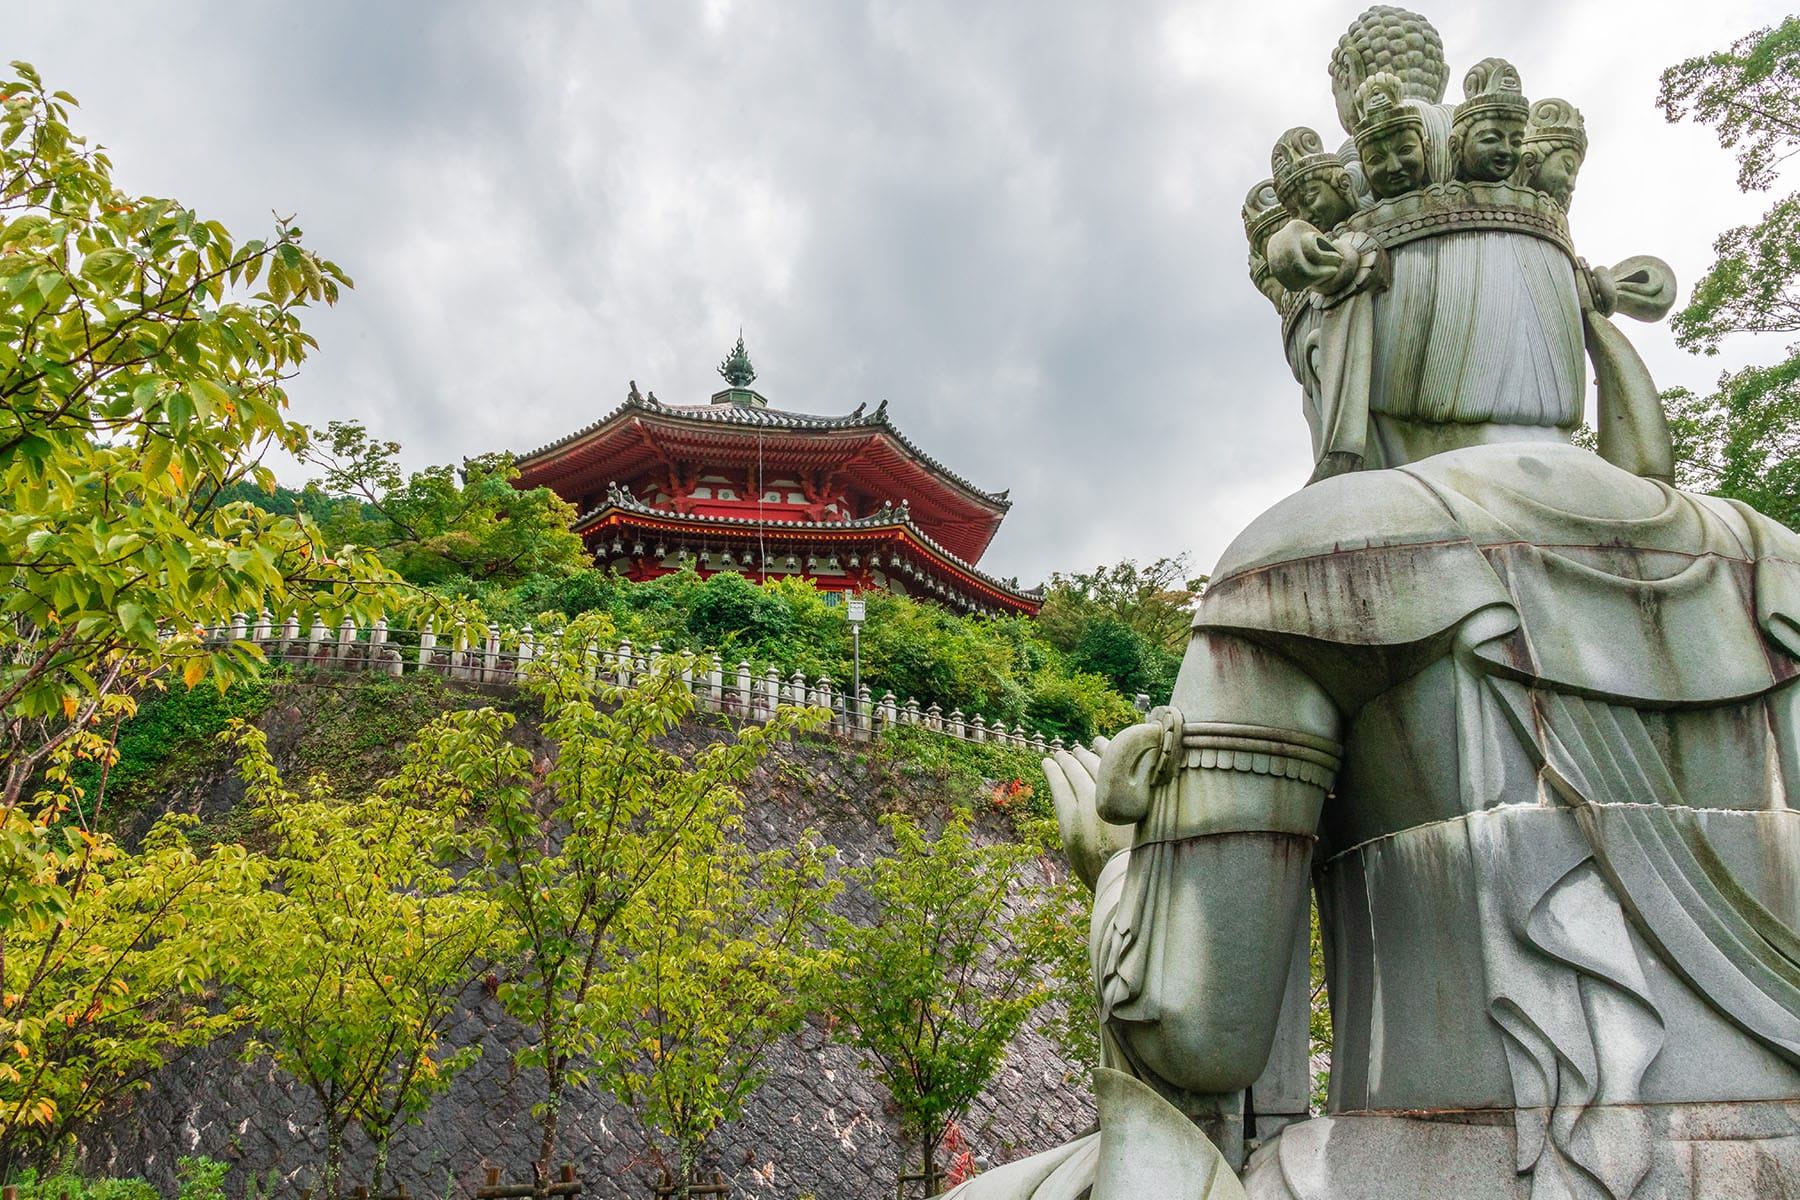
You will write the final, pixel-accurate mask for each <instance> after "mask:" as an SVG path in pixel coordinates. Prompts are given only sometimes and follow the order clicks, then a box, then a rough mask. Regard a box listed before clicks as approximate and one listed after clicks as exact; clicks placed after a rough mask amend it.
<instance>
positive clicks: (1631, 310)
mask: <svg viewBox="0 0 1800 1200" xmlns="http://www.w3.org/2000/svg"><path fill="white" fill-rule="evenodd" d="M1612 278H1613V286H1614V287H1615V288H1617V289H1618V293H1619V301H1618V309H1619V311H1620V312H1622V313H1624V314H1625V315H1626V316H1628V317H1633V318H1636V319H1637V320H1639V321H1660V320H1662V319H1663V318H1664V317H1665V316H1667V315H1668V312H1669V310H1670V309H1671V308H1673V307H1675V296H1676V293H1677V291H1678V289H1677V288H1676V286H1675V269H1674V268H1673V267H1671V266H1669V264H1668V263H1666V262H1664V261H1663V260H1662V259H1660V258H1657V257H1655V256H1654V255H1650V254H1634V255H1632V256H1631V257H1630V258H1628V259H1626V260H1625V261H1624V262H1621V263H1617V264H1615V265H1614V266H1613V269H1612Z"/></svg>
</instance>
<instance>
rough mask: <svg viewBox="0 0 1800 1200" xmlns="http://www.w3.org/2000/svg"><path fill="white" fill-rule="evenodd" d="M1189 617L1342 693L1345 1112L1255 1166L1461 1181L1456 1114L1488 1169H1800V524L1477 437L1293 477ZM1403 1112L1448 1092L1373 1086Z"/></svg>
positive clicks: (1324, 901)
mask: <svg viewBox="0 0 1800 1200" xmlns="http://www.w3.org/2000/svg"><path fill="white" fill-rule="evenodd" d="M1371 530H1379V532H1375V533H1371V532H1370V531H1371ZM1196 624H1197V626H1198V627H1199V628H1201V629H1204V630H1209V631H1215V632H1219V633H1230V634H1233V635H1237V636H1243V637H1247V638H1251V639H1253V640H1256V641H1259V642H1261V643H1264V644H1266V645H1268V646H1270V647H1272V648H1274V649H1276V650H1277V651H1279V652H1280V653H1282V654H1284V655H1286V656H1288V657H1290V658H1291V659H1292V660H1293V661H1294V662H1296V663H1298V664H1299V665H1301V666H1302V668H1303V669H1305V670H1306V671H1307V672H1308V673H1309V674H1311V675H1313V676H1314V678H1315V679H1317V680H1318V681H1319V682H1320V683H1321V685H1323V686H1325V687H1326V688H1327V690H1329V691H1330V692H1331V693H1332V694H1333V696H1334V698H1336V699H1337V701H1338V703H1339V705H1340V707H1341V708H1342V709H1343V710H1344V712H1345V713H1346V716H1347V718H1348V726H1347V734H1348V736H1347V738H1346V742H1345V766H1344V769H1343V772H1342V773H1341V775H1340V777H1339V780H1338V784H1337V787H1336V790H1335V794H1334V795H1333V796H1332V798H1331V799H1330V800H1328V802H1327V806H1326V812H1325V816H1324V818H1323V823H1322V824H1323V827H1322V829H1321V843H1320V846H1319V850H1318V854H1317V856H1316V858H1315V862H1316V863H1317V864H1318V867H1317V879H1318V891H1319V899H1320V905H1321V913H1322V918H1323V922H1324V930H1325V937H1326V942H1327V952H1328V959H1327V971H1328V977H1329V981H1330V991H1331V998H1332V1013H1333V1026H1334V1033H1335V1037H1336V1045H1335V1047H1334V1051H1333V1059H1332V1079H1331V1105H1330V1107H1331V1110H1332V1113H1333V1114H1334V1119H1327V1120H1324V1121H1314V1122H1306V1123H1303V1124H1302V1125H1299V1126H1294V1127H1292V1128H1290V1129H1289V1130H1287V1131H1285V1132H1284V1133H1283V1134H1282V1135H1281V1136H1280V1137H1279V1138H1278V1139H1277V1140H1276V1142H1275V1143H1274V1145H1272V1146H1271V1147H1270V1148H1269V1149H1268V1150H1266V1151H1265V1152H1264V1153H1263V1155H1261V1156H1260V1157H1259V1159H1258V1160H1257V1161H1256V1162H1255V1163H1254V1164H1253V1167H1252V1170H1251V1171H1250V1173H1249V1175H1248V1183H1249V1185H1250V1191H1251V1194H1252V1196H1284V1195H1293V1196H1301V1197H1321V1198H1323V1197H1363V1196H1368V1197H1376V1196H1381V1197H1387V1198H1389V1200H1400V1198H1401V1197H1407V1196H1414V1195H1417V1196H1421V1197H1423V1196H1427V1195H1433V1196H1435V1195H1439V1194H1446V1193H1443V1192H1442V1191H1441V1190H1440V1189H1441V1188H1442V1187H1443V1186H1444V1183H1443V1180H1442V1179H1441V1178H1439V1177H1438V1176H1437V1175H1436V1174H1434V1173H1433V1161H1434V1160H1435V1159H1436V1158H1438V1157H1440V1156H1442V1155H1444V1154H1446V1153H1447V1152H1448V1151H1447V1147H1448V1146H1449V1144H1450V1143H1452V1142H1456V1143H1459V1144H1462V1143H1466V1145H1463V1146H1462V1149H1460V1150H1458V1151H1457V1152H1456V1155H1453V1156H1452V1157H1456V1158H1457V1159H1458V1161H1460V1162H1462V1163H1463V1164H1464V1168H1463V1169H1466V1170H1468V1171H1471V1172H1473V1174H1470V1175H1468V1176H1467V1177H1464V1178H1462V1179H1461V1180H1460V1181H1459V1182H1458V1183H1457V1184H1456V1188H1457V1190H1456V1191H1455V1194H1457V1195H1459V1196H1468V1197H1477V1196H1490V1195H1491V1196H1509V1197H1511V1196H1519V1197H1531V1198H1532V1200H1550V1198H1559V1197H1595V1198H1599V1197H1609V1198H1612V1200H1624V1198H1625V1197H1628V1196H1633V1195H1638V1196H1657V1197H1680V1196H1715V1195H1736V1194H1739V1193H1736V1192H1720V1191H1718V1190H1717V1188H1718V1187H1720V1186H1723V1185H1722V1184H1720V1183H1719V1182H1718V1180H1720V1179H1728V1178H1732V1177H1747V1176H1745V1172H1749V1173H1750V1174H1751V1175H1752V1176H1755V1177H1756V1178H1761V1179H1766V1180H1767V1181H1768V1182H1767V1183H1766V1184H1761V1185H1758V1186H1759V1189H1760V1190H1759V1191H1758V1192H1757V1194H1761V1195H1777V1196H1779V1195H1790V1194H1792V1195H1800V1105H1795V1104H1794V1103H1792V1102H1791V1101H1790V1102H1787V1103H1782V1102H1780V1101H1785V1100H1787V1098H1790V1097H1795V1096H1800V1070H1797V1069H1796V1067H1795V1063H1796V1061H1797V1060H1800V936H1797V935H1796V934H1795V932H1794V930H1795V928H1796V926H1800V816H1796V814H1795V812H1794V811H1793V809H1792V808H1791V807H1790V797H1794V796H1797V795H1800V700H1797V698H1800V691H1796V688H1795V685H1794V683H1793V681H1794V678H1795V676H1796V674H1797V673H1800V661H1797V658H1796V656H1797V655H1800V538H1796V537H1795V535H1793V534H1791V533H1789V532H1788V531H1787V530H1785V529H1782V528H1781V527H1779V526H1777V525H1775V524H1774V523H1773V522H1770V521H1769V520H1767V519H1766V518H1763V517H1760V516H1758V515H1757V514H1755V513H1754V512H1751V511H1750V510H1748V509H1746V508H1743V507H1741V506H1738V505H1734V504H1731V503H1728V502H1725V501H1719V500H1713V499H1709V498H1702V497H1693V496H1689V495H1685V494H1683V493H1680V492H1677V491H1674V490H1673V489H1670V488H1668V487H1666V486H1664V485H1661V484H1657V483H1653V482H1650V481H1648V480H1642V479H1638V478H1636V477H1634V476H1631V475H1628V474H1625V473H1624V472H1622V471H1619V470H1618V469H1616V468H1614V467H1611V466H1609V465H1608V464H1606V463H1604V462H1601V461H1600V460H1599V459H1597V458H1595V457H1594V456H1592V455H1590V454H1588V453H1587V452H1585V451H1582V450H1579V449H1576V448H1574V447H1568V446H1562V445H1554V444H1546V445H1494V446H1477V447H1471V448H1469V449H1465V450H1460V451H1455V452H1452V453H1448V454H1443V455H1438V456H1435V457H1433V458H1430V459H1427V460H1425V461H1423V462H1420V463H1417V464H1414V465H1412V466H1409V467H1405V468H1401V469H1396V470H1392V471H1383V472H1370V473H1359V474H1355V475H1349V476H1344V477H1340V478H1337V479H1332V480H1327V481H1324V482H1322V483H1320V484H1317V485H1315V486H1313V487H1310V488H1308V489H1306V490H1305V491H1303V492H1302V493H1300V494H1299V495H1297V496H1294V497H1291V498H1290V499H1289V500H1287V501H1284V502H1283V503H1282V504H1280V505H1278V506H1277V507H1276V508H1275V509H1273V510H1271V511H1270V512H1269V513H1267V514H1265V515H1264V516H1263V517H1262V518H1260V519H1259V520H1258V521H1257V522H1256V523H1255V524H1254V525H1252V526H1251V527H1250V529H1248V530H1247V531H1245V533H1244V534H1243V535H1242V536H1241V537H1240V538H1239V539H1238V541H1237V542H1236V543H1234V545H1233V548H1232V549H1231V550H1230V551H1228V552H1227V554H1226V557H1225V560H1224V561H1223V562H1221V564H1220V567H1219V570H1218V571H1217V572H1216V573H1215V576H1214V583H1213V585H1212V588H1211V589H1210V591H1209V593H1208V597H1207V599H1206V601H1205V603H1204V604H1203V605H1202V607H1201V610H1200V613H1199V617H1198V619H1197V622H1196ZM1134 865H1135V864H1134ZM1149 906H1150V908H1151V909H1154V908H1155V907H1156V902H1155V900H1154V898H1152V899H1151V900H1150V901H1149ZM1140 920H1141V921H1142V922H1143V923H1144V924H1145V925H1147V926H1148V927H1151V928H1154V926H1155V922H1154V919H1153V916H1152V917H1150V918H1149V919H1148V920H1145V919H1144V918H1140ZM1162 936H1163V937H1164V938H1165V939H1166V940H1167V945H1166V947H1165V949H1166V950H1168V951H1175V952H1178V949H1179V939H1180V931H1179V930H1165V931H1162ZM1151 961H1152V962H1154V954H1152V956H1151ZM1154 974H1155V972H1154V970H1153V969H1152V970H1150V971H1149V972H1148V973H1147V981H1146V983H1145V984H1144V989H1145V991H1146V992H1153V991H1154V986H1155V985H1154ZM1152 1003H1154V1001H1153V1002H1152ZM1396 1113H1409V1114H1416V1113H1432V1114H1438V1115H1437V1116H1436V1117H1435V1118H1425V1117H1419V1116H1407V1117H1398V1116H1392V1115H1386V1116H1377V1115H1368V1114H1396ZM1359 1114H1363V1115H1359ZM1402 1128H1412V1129H1413V1130H1414V1136H1411V1137H1407V1136H1402V1135H1401V1134H1400V1133H1399V1132H1397V1131H1398V1130H1400V1129H1402ZM1497 1139H1498V1140H1497ZM1409 1156H1411V1157H1410V1158H1409ZM1479 1163H1487V1164H1489V1166H1488V1168H1486V1169H1485V1170H1486V1174H1485V1175H1484V1174H1482V1170H1483V1169H1478V1168H1476V1167H1471V1166H1469V1165H1468V1164H1479ZM1758 1172H1760V1173H1761V1174H1760V1175H1758V1174H1757V1173H1758ZM1409 1181H1410V1182H1409Z"/></svg>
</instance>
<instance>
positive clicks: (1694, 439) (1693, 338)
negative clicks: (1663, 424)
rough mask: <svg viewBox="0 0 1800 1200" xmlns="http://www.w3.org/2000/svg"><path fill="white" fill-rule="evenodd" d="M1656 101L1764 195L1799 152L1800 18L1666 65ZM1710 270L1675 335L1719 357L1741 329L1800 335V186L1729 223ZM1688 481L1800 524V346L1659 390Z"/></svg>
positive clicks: (1741, 182) (1742, 182) (1678, 319)
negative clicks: (1698, 389) (1714, 141)
mask: <svg viewBox="0 0 1800 1200" xmlns="http://www.w3.org/2000/svg"><path fill="white" fill-rule="evenodd" d="M1658 99H1659V103H1660V104H1661V106H1662V109H1663V113H1664V115H1665V116H1667V117H1668V119H1669V120H1671V121H1676V120H1694V121H1698V122H1700V123H1702V124H1705V125H1710V126H1712V127H1713V128H1714V130H1715V131H1716V132H1717V133H1718V137H1719V144H1720V145H1721V146H1723V147H1725V148H1727V149H1730V150H1734V151H1735V152H1736V154H1737V159H1738V186H1739V187H1740V188H1742V189H1743V190H1744V191H1747V192H1748V191H1767V190H1768V189H1770V188H1772V187H1774V186H1775V185H1776V183H1777V182H1778V180H1779V178H1780V168H1781V164H1782V163H1783V162H1785V161H1786V160H1787V159H1788V158H1790V157H1792V156H1793V155H1794V154H1795V152H1796V151H1800V17H1789V18H1787V19H1786V20H1785V21H1783V22H1782V23H1781V24H1779V25H1774V26H1770V27H1768V28H1765V29H1760V30H1757V31H1755V32H1754V33H1750V34H1748V35H1746V36H1744V37H1742V38H1740V39H1738V40H1737V41H1736V42H1733V43H1732V44H1731V46H1729V47H1728V48H1726V49H1724V50H1719V51H1716V52H1714V53H1712V54H1706V55H1701V56H1699V57H1696V58H1691V59H1688V60H1687V61H1685V62H1681V63H1678V64H1676V65H1675V66H1673V67H1670V68H1669V69H1668V70H1667V71H1665V72H1663V77H1662V90H1661V93H1660V96H1659V98H1658ZM1713 251H1714V254H1715V256H1716V257H1715V260H1714V262H1713V265H1712V267H1711V268H1710V269H1709V270H1708V271H1707V273H1706V274H1705V275H1704V276H1703V277H1702V278H1701V280H1700V282H1699V283H1698V284H1696V285H1695V287H1694V292H1693V296H1692V298H1691V299H1690V300H1689V302H1688V305H1687V307H1685V308H1683V309H1682V310H1681V311H1680V312H1678V313H1676V314H1675V317H1674V327H1675V337H1676V340H1677V341H1678V342H1679V343H1680V344H1681V345H1682V346H1683V347H1685V348H1686V349H1689V350H1693V351H1696V352H1699V353H1704V354H1715V353H1717V352H1718V349H1719V346H1720V344H1721V343H1722V342H1723V341H1724V340H1725V339H1726V338H1728V337H1732V336H1734V335H1766V334H1783V333H1785V334H1793V333H1797V332H1800V194H1793V195H1789V196H1786V197H1783V198H1782V199H1780V200H1778V201H1776V203H1775V204H1774V205H1773V206H1772V207H1771V208H1770V209H1769V210H1768V211H1767V212H1766V213H1764V214H1763V216H1762V219H1761V220H1760V221H1758V222H1756V223H1755V224H1753V225H1742V226H1738V227H1736V228H1733V229H1728V230H1726V231H1725V232H1724V233H1723V234H1721V235H1720V236H1719V239H1718V241H1717V242H1716V243H1714V246H1713ZM1663 400H1664V403H1665V405H1666V406H1667V408H1668V410H1669V424H1670V429H1671V432H1672V433H1673V434H1674V437H1675V444H1676V470H1677V475H1678V479H1677V482H1679V483H1681V484H1682V485H1683V486H1684V487H1690V488H1694V489H1697V490H1700V491H1708V492H1713V493H1715V494H1718V495H1721V496H1728V497H1730V498H1732V499H1736V500H1742V501H1745V502H1746V503H1748V504H1750V505H1752V506H1754V507H1756V508H1758V509H1760V510H1761V511H1763V512H1765V513H1767V514H1769V515H1770V516H1772V517H1774V518H1776V519H1777V520H1779V521H1782V522H1783V523H1785V524H1787V525H1789V526H1790V527H1794V528H1800V441H1797V440H1796V438H1795V434H1794V430H1795V428H1796V423H1795V418H1796V417H1800V347H1793V346H1790V347H1789V348H1788V350H1787V354H1786V357H1785V358H1784V359H1782V360H1781V361H1779V362H1776V363H1774V364H1772V365H1769V366H1752V367H1746V368H1745V369H1743V370H1741V371H1736V372H1730V373H1727V374H1725V375H1723V376H1721V377H1720V379H1719V383H1718V388H1717V390H1716V391H1714V392H1712V393H1710V394H1708V395H1705V396H1700V395H1696V394H1694V393H1693V392H1691V391H1689V390H1687V389H1686V388H1674V389H1671V390H1670V391H1668V392H1666V393H1665V394H1664V396H1663Z"/></svg>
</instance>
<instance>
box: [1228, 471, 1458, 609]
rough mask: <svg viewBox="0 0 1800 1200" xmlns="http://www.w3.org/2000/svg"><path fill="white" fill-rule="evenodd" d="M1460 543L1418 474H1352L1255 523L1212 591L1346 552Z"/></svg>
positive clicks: (1309, 490) (1231, 550) (1234, 546)
mask: <svg viewBox="0 0 1800 1200" xmlns="http://www.w3.org/2000/svg"><path fill="white" fill-rule="evenodd" d="M1461 538H1462V534H1461V533H1460V532H1459V531H1458V529H1457V527H1456V523H1455V521H1454V519H1453V517H1452V516H1451V514H1450V512H1449V510H1448V509H1446V508H1445V506H1444V504H1443V502H1442V501H1441V500H1440V499H1439V498H1438V497H1437V495H1436V494H1435V493H1434V492H1433V490H1432V489H1431V488H1430V487H1429V486H1427V485H1426V484H1425V483H1424V482H1422V481H1421V480H1420V479H1418V478H1416V477H1415V476H1413V475H1412V474H1409V473H1408V472H1405V471H1352V472H1350V473H1348V474H1344V475H1335V476H1333V477H1331V478H1329V479H1323V480H1320V481H1319V482H1318V483H1315V484H1312V485H1311V486H1309V487H1305V488H1302V489H1301V490H1300V491H1298V492H1295V493H1294V494H1293V495H1291V496H1288V497H1286V498H1285V499H1283V500H1281V501H1279V502H1278V503H1277V504H1275V505H1274V506H1273V507H1272V508H1269V509H1268V510H1266V511H1265V512H1264V513H1263V514H1262V515H1261V516H1259V517H1257V518H1256V520H1254V521H1252V522H1251V523H1250V524H1249V526H1248V527H1246V528H1245V529H1244V531H1243V532H1242V533H1240V534H1238V536H1237V537H1236V538H1235V539H1233V540H1232V543H1231V545H1229V546H1227V547H1226V548H1225V553H1224V554H1223V555H1222V556H1221V557H1220V558H1219V562H1218V565H1217V566H1216V567H1215V568H1214V569H1213V574H1212V585H1211V586H1212V589H1213V590H1215V591H1216V590H1218V589H1219V588H1220V587H1222V586H1226V585H1227V584H1229V582H1230V581H1231V580H1232V579H1234V578H1235V577H1238V576H1243V575H1249V574H1254V573H1255V572H1257V571H1260V570H1264V569H1267V568H1269V567H1272V566H1277V565H1281V564H1291V563H1295V562H1297V561H1301V560H1305V559H1310V558H1318V557H1323V556H1326V555H1334V554H1341V553H1344V552H1346V551H1360V550H1370V549H1375V548H1385V547H1398V546H1405V545H1408V544H1417V545H1430V544H1436V543H1441V542H1443V541H1445V540H1446V539H1451V540H1455V539H1461ZM1463 540H1465V541H1466V539H1463Z"/></svg>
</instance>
